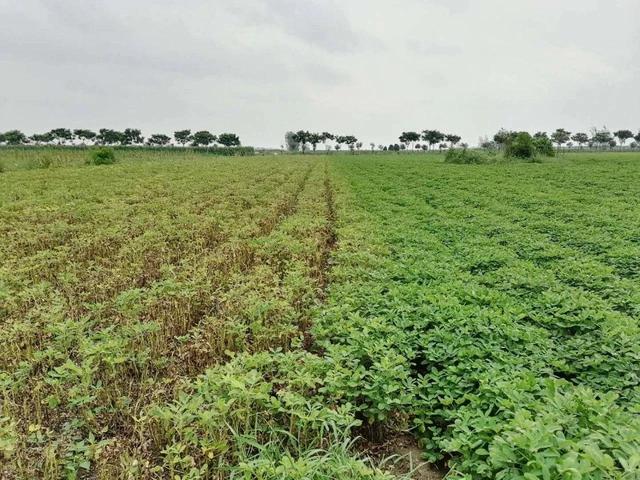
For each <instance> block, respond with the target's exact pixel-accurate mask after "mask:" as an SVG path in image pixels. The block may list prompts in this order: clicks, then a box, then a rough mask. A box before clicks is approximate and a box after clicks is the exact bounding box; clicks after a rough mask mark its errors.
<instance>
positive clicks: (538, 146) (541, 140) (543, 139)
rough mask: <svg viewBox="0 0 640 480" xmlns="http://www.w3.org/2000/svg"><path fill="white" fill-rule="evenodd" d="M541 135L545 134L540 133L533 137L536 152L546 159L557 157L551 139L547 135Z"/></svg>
mask: <svg viewBox="0 0 640 480" xmlns="http://www.w3.org/2000/svg"><path fill="white" fill-rule="evenodd" d="M540 133H544V132H538V133H536V134H535V135H534V136H533V146H534V148H535V152H536V153H537V154H540V155H544V156H546V157H553V156H555V151H554V149H553V143H551V139H550V138H549V137H548V136H547V134H546V133H544V134H542V135H539V134H540Z"/></svg>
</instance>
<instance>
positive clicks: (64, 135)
mask: <svg viewBox="0 0 640 480" xmlns="http://www.w3.org/2000/svg"><path fill="white" fill-rule="evenodd" d="M49 134H50V135H51V138H52V139H53V140H56V141H57V142H58V145H62V144H64V143H66V142H69V141H71V140H73V133H72V132H71V130H69V129H68V128H54V129H53V130H51V131H50V132H49Z"/></svg>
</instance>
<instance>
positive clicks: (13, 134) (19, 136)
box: [2, 130, 27, 145]
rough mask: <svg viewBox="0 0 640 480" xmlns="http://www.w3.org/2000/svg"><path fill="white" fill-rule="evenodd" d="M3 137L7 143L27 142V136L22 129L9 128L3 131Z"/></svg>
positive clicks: (19, 143)
mask: <svg viewBox="0 0 640 480" xmlns="http://www.w3.org/2000/svg"><path fill="white" fill-rule="evenodd" d="M2 137H3V141H4V142H5V143H6V144H7V145H22V144H23V143H26V142H27V136H26V135H25V134H24V133H22V132H21V131H20V130H9V131H8V132H5V133H3V134H2Z"/></svg>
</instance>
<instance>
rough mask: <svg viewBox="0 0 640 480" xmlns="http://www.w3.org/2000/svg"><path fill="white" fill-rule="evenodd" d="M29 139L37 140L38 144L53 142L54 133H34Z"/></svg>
mask: <svg viewBox="0 0 640 480" xmlns="http://www.w3.org/2000/svg"><path fill="white" fill-rule="evenodd" d="M29 140H31V141H32V142H35V144H36V145H40V144H42V143H49V142H52V141H53V135H51V132H47V133H34V134H33V135H31V137H29Z"/></svg>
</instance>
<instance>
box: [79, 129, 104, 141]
mask: <svg viewBox="0 0 640 480" xmlns="http://www.w3.org/2000/svg"><path fill="white" fill-rule="evenodd" d="M73 134H74V135H75V136H76V138H79V139H80V141H81V142H82V143H84V142H85V141H87V142H92V141H93V140H95V138H96V137H97V136H98V135H97V134H96V132H94V131H91V130H87V129H84V128H78V129H76V130H74V131H73Z"/></svg>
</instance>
